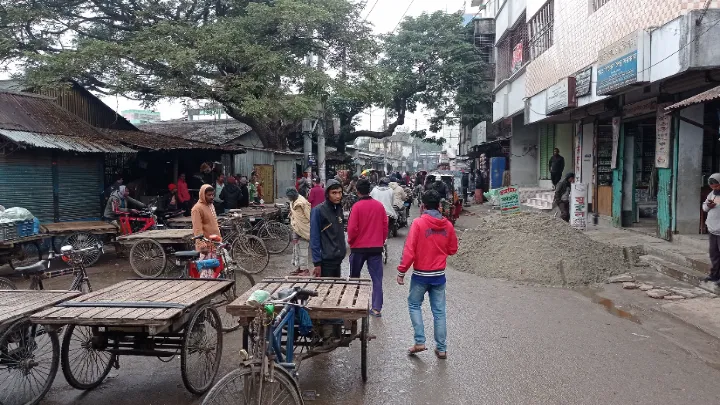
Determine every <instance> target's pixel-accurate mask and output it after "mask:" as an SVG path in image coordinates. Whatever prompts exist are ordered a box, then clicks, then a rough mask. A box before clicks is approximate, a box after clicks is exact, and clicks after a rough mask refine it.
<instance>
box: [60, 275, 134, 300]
mask: <svg viewBox="0 0 720 405" xmlns="http://www.w3.org/2000/svg"><path fill="white" fill-rule="evenodd" d="M132 285H133V280H125V281H121V282H119V283H117V284H113V285H111V286H109V287H105V288H103V289H100V290H97V291H93V292H90V293H87V294H83V295H82V296H81V297H78V298H76V299H74V300H73V302H83V301H93V300H95V298H96V297H98V296H100V295H103V294H105V293H106V292H108V291H116V290H122V289H125V288H130V287H129V286H132Z"/></svg>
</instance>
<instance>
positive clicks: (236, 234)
mask: <svg viewBox="0 0 720 405" xmlns="http://www.w3.org/2000/svg"><path fill="white" fill-rule="evenodd" d="M219 225H220V232H221V233H222V237H223V240H226V241H227V242H228V243H229V244H230V245H231V247H230V252H231V256H232V258H233V259H234V260H235V261H240V260H242V261H243V263H244V264H245V266H244V267H245V270H246V271H247V272H248V273H250V274H257V273H260V272H261V271H263V270H265V268H267V265H268V263H270V252H268V249H267V246H266V245H265V242H264V241H263V240H262V239H260V238H259V237H257V236H255V235H250V234H249V229H248V228H247V227H246V223H245V221H244V220H243V217H242V213H241V211H240V210H230V215H229V216H228V217H225V218H224V219H222V220H221V221H220V223H219Z"/></svg>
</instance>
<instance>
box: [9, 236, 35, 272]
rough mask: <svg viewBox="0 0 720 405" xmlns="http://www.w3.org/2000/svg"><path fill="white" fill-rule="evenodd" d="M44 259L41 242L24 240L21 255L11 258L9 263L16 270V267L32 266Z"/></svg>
mask: <svg viewBox="0 0 720 405" xmlns="http://www.w3.org/2000/svg"><path fill="white" fill-rule="evenodd" d="M40 260H42V252H41V251H40V244H39V243H37V241H31V242H24V243H23V244H22V245H20V256H19V257H17V258H16V259H10V260H9V261H8V264H9V265H10V268H11V269H13V271H14V270H15V268H16V267H24V266H30V265H31V264H35V263H37V262H39V261H40Z"/></svg>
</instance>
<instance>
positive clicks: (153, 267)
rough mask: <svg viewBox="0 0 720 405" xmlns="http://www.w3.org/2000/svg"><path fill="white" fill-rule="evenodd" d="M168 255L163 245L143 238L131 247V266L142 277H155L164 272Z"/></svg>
mask: <svg viewBox="0 0 720 405" xmlns="http://www.w3.org/2000/svg"><path fill="white" fill-rule="evenodd" d="M166 264H167V255H166V254H165V249H163V247H162V245H161V244H160V243H159V242H158V241H156V240H152V239H141V240H139V241H137V242H135V243H134V244H133V246H132V248H130V266H132V269H133V270H134V271H135V274H137V275H138V276H140V277H144V278H155V277H157V276H159V275H160V274H162V272H163V271H164V270H165V265H166Z"/></svg>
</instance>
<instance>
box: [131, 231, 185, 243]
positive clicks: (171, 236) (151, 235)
mask: <svg viewBox="0 0 720 405" xmlns="http://www.w3.org/2000/svg"><path fill="white" fill-rule="evenodd" d="M192 236H193V232H192V229H156V230H152V231H145V232H138V233H133V234H131V235H123V236H119V237H118V238H117V242H118V243H120V244H123V245H125V244H127V245H131V244H133V243H135V242H137V241H139V240H141V239H152V240H155V241H158V242H159V243H160V244H164V243H168V244H171V243H187V242H189V241H190V239H192Z"/></svg>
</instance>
